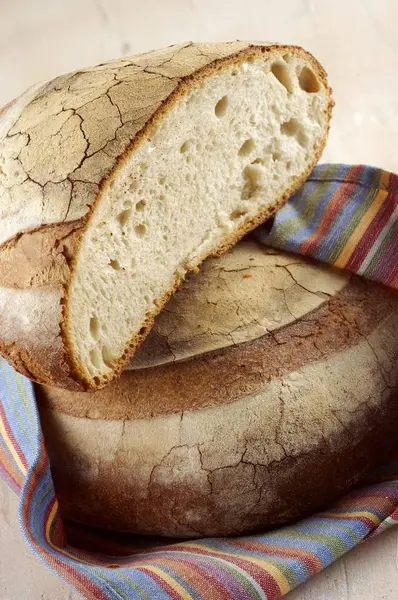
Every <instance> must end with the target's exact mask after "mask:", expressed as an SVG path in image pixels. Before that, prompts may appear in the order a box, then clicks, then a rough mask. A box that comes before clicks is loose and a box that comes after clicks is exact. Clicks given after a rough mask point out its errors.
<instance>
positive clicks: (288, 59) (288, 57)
mask: <svg viewBox="0 0 398 600" xmlns="http://www.w3.org/2000/svg"><path fill="white" fill-rule="evenodd" d="M282 58H283V60H284V61H285V62H287V63H289V62H290V61H291V59H292V57H291V55H290V54H284V55H283V56H282Z"/></svg>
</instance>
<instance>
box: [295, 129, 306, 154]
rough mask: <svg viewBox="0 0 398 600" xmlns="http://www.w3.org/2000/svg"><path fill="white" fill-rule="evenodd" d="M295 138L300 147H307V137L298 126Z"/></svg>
mask: <svg viewBox="0 0 398 600" xmlns="http://www.w3.org/2000/svg"><path fill="white" fill-rule="evenodd" d="M296 139H297V141H298V143H299V144H300V146H301V147H302V148H305V149H307V148H308V144H309V139H308V137H307V135H306V133H305V132H304V131H303V130H302V129H301V128H300V129H299V130H298V132H297V136H296Z"/></svg>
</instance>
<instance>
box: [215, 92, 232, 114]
mask: <svg viewBox="0 0 398 600" xmlns="http://www.w3.org/2000/svg"><path fill="white" fill-rule="evenodd" d="M228 104H229V102H228V96H223V97H222V98H221V99H220V100H219V101H218V102H217V104H216V107H215V109H214V112H215V113H216V117H219V118H220V117H224V116H225V115H226V114H227V110H228Z"/></svg>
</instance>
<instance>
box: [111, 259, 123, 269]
mask: <svg viewBox="0 0 398 600" xmlns="http://www.w3.org/2000/svg"><path fill="white" fill-rule="evenodd" d="M109 264H110V266H111V267H112V269H113V270H114V271H121V269H122V267H121V266H120V263H119V262H118V261H117V260H114V259H113V258H112V259H111V260H110V261H109Z"/></svg>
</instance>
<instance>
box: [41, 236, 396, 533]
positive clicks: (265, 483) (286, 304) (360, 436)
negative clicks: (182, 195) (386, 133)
mask: <svg viewBox="0 0 398 600" xmlns="http://www.w3.org/2000/svg"><path fill="white" fill-rule="evenodd" d="M397 390H398V298H397V296H396V294H394V293H393V292H391V291H390V290H388V289H387V288H385V287H383V286H380V285H376V284H371V283H368V282H365V281H363V280H361V279H360V278H358V277H354V276H350V275H348V274H347V273H344V272H341V271H335V270H333V269H330V268H326V267H324V266H322V265H319V264H315V263H313V262H310V261H307V260H304V259H303V258H300V257H298V256H292V255H288V254H283V253H279V252H275V251H273V250H269V249H265V248H264V247H263V246H261V245H258V244H256V243H255V242H252V241H244V242H241V243H240V244H238V246H237V247H236V248H235V249H233V250H232V251H231V252H230V253H229V254H227V255H225V256H223V257H221V258H217V259H212V260H210V261H208V262H207V263H206V264H205V265H204V267H203V269H202V272H201V274H200V275H199V276H191V278H190V279H189V280H188V281H187V282H186V284H185V285H184V287H183V288H182V290H181V291H180V292H179V293H178V294H177V295H176V296H175V297H174V298H173V299H172V300H171V302H170V303H169V304H168V305H167V307H166V309H165V311H164V312H163V313H162V314H161V315H160V316H159V317H158V319H157V322H156V325H155V328H154V330H153V332H152V334H151V336H150V337H149V338H148V339H147V341H146V343H145V345H144V346H143V348H142V349H141V351H140V353H139V354H138V355H137V356H136V358H135V362H132V363H131V365H130V370H129V371H126V372H125V373H124V374H123V376H122V377H121V379H120V380H119V381H116V382H113V383H112V384H111V385H109V386H108V387H107V388H105V389H103V390H100V391H98V392H96V393H94V394H88V393H81V392H68V391H65V390H60V389H55V388H54V389H52V388H46V387H41V388H38V391H39V406H40V411H41V419H42V426H43V430H44V435H45V441H46V444H47V448H48V451H49V455H50V460H51V466H52V472H53V476H54V482H55V487H56V491H57V494H58V498H59V501H60V507H61V511H62V514H63V515H64V516H65V517H67V518H69V519H72V520H75V521H78V522H82V523H86V524H91V525H96V526H101V527H106V528H111V529H116V530H128V531H134V532H137V533H141V534H157V535H159V534H160V535H165V536H174V537H193V536H209V535H210V536H216V535H235V534H240V533H246V532H250V531H256V530H263V529H265V528H267V527H270V526H273V525H276V524H279V523H283V522H286V521H289V520H291V519H295V518H298V517H300V516H303V515H305V514H308V513H310V512H311V511H313V510H315V509H318V508H320V507H322V506H323V505H324V504H325V503H326V502H329V501H330V500H332V499H333V498H334V497H337V496H338V495H339V494H341V493H342V491H344V490H346V489H348V488H349V487H350V486H352V485H353V484H355V483H356V482H358V481H359V480H360V479H362V478H363V477H365V476H366V475H367V474H368V473H369V472H370V470H371V469H372V468H374V466H375V465H376V464H377V463H378V462H379V461H381V460H383V459H384V458H385V456H386V455H387V453H388V452H389V450H390V449H391V446H392V444H393V440H394V435H395V428H396V419H397V417H398V394H397Z"/></svg>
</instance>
